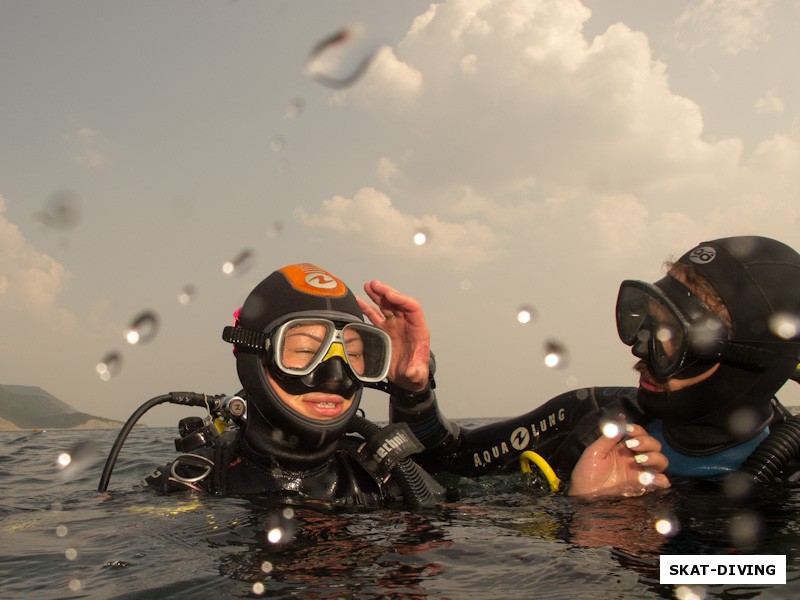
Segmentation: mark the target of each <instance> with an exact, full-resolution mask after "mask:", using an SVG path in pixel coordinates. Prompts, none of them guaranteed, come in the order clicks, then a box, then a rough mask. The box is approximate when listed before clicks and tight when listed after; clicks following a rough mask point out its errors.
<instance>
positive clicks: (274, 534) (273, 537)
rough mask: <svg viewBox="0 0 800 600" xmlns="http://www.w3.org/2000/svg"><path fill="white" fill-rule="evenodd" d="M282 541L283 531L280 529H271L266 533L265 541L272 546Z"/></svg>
mask: <svg viewBox="0 0 800 600" xmlns="http://www.w3.org/2000/svg"><path fill="white" fill-rule="evenodd" d="M282 539H283V529H281V528H280V527H273V528H272V529H270V530H269V531H268V532H267V540H269V541H270V542H271V543H273V544H277V543H278V542H280V541H281V540H282Z"/></svg>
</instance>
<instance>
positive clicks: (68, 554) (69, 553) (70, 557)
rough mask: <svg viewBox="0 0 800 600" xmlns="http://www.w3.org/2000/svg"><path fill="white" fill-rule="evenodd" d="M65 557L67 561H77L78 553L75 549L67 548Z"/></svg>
mask: <svg viewBox="0 0 800 600" xmlns="http://www.w3.org/2000/svg"><path fill="white" fill-rule="evenodd" d="M64 556H65V557H66V558H67V560H75V559H76V558H78V551H77V550H75V548H67V551H66V552H64Z"/></svg>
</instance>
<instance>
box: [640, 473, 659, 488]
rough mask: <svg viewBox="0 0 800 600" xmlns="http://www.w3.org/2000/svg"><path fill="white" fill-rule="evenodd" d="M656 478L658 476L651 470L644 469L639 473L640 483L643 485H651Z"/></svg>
mask: <svg viewBox="0 0 800 600" xmlns="http://www.w3.org/2000/svg"><path fill="white" fill-rule="evenodd" d="M655 480H656V476H655V475H653V474H652V473H651V472H650V471H642V472H641V473H639V483H641V484H642V485H643V486H648V485H651V484H652V483H653V482H654V481H655Z"/></svg>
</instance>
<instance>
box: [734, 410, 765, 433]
mask: <svg viewBox="0 0 800 600" xmlns="http://www.w3.org/2000/svg"><path fill="white" fill-rule="evenodd" d="M757 426H758V415H757V414H756V412H755V411H754V410H752V409H750V408H740V409H739V410H737V411H734V412H733V414H731V416H730V417H728V431H730V432H731V433H732V434H733V435H734V436H736V437H741V436H744V435H747V434H750V433H751V432H753V431H754V430H755V429H756V427H757Z"/></svg>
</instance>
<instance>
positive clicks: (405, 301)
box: [358, 280, 431, 392]
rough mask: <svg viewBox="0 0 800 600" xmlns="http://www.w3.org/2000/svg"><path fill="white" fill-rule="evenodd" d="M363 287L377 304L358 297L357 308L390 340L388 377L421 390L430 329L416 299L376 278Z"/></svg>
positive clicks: (425, 381)
mask: <svg viewBox="0 0 800 600" xmlns="http://www.w3.org/2000/svg"><path fill="white" fill-rule="evenodd" d="M364 291H365V292H366V293H367V295H368V296H369V297H370V298H371V299H372V301H373V302H374V303H375V305H377V306H375V305H372V304H369V303H367V302H365V301H364V300H362V299H361V298H358V304H359V306H360V307H361V311H362V312H363V313H364V314H365V315H366V316H367V318H368V319H369V320H370V321H371V322H372V324H373V325H375V326H376V327H380V328H381V329H383V331H385V332H386V333H387V334H388V335H389V337H390V338H391V340H392V365H391V367H389V380H390V381H392V382H394V383H395V384H396V385H398V386H400V387H401V388H403V389H404V390H407V391H409V392H421V391H423V390H425V388H426V387H427V386H428V376H429V365H428V361H429V359H430V354H431V333H430V330H429V329H428V324H427V322H426V321H425V314H424V313H423V312H422V307H421V306H420V304H419V302H417V301H416V300H415V299H414V298H412V297H411V296H406V295H405V294H401V293H400V292H398V291H397V290H396V289H394V288H393V287H391V286H388V285H386V284H385V283H381V282H380V281H377V280H373V281H370V282H367V283H366V284H364Z"/></svg>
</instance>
